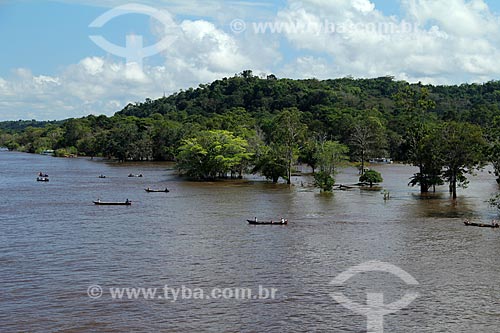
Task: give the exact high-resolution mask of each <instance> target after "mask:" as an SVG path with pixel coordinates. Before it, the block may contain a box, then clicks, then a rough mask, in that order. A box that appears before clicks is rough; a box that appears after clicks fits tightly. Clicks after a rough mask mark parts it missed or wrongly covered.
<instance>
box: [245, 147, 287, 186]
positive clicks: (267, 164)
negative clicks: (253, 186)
mask: <svg viewBox="0 0 500 333" xmlns="http://www.w3.org/2000/svg"><path fill="white" fill-rule="evenodd" d="M256 155H257V156H256V160H255V166H254V168H253V170H252V173H257V172H259V173H260V174H261V175H263V176H264V177H266V179H270V180H272V181H273V183H277V182H278V181H279V179H280V177H281V178H283V179H286V177H287V168H286V165H287V164H286V163H287V161H286V159H285V158H284V157H283V153H282V147H281V146H279V145H277V144H274V143H273V144H271V145H270V146H261V147H260V149H259V152H258V153H257V154H256Z"/></svg>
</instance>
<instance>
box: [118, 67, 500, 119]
mask: <svg viewBox="0 0 500 333" xmlns="http://www.w3.org/2000/svg"><path fill="white" fill-rule="evenodd" d="M409 86H411V87H412V88H413V89H414V90H415V91H419V90H421V89H422V88H425V89H427V91H428V93H429V98H430V99H431V100H432V101H434V102H435V108H434V109H433V110H432V112H433V113H435V114H436V115H437V116H438V118H439V119H442V120H448V121H451V120H456V121H466V122H471V123H476V124H480V125H488V123H490V122H491V121H492V120H493V118H494V117H495V116H496V115H500V113H499V109H500V82H499V81H492V82H487V83H484V84H462V85H460V86H432V85H422V84H412V85H409V84H408V83H407V82H404V81H394V79H393V78H392V77H380V78H375V79H352V78H342V79H334V80H324V81H319V80H316V79H309V80H291V79H277V78H276V77H275V76H274V75H270V76H268V77H267V78H259V77H257V76H253V75H252V73H251V71H245V72H243V73H241V74H240V75H237V76H234V77H231V78H224V79H222V80H217V81H214V82H213V83H211V84H205V85H200V86H199V87H198V88H196V89H193V88H191V89H189V90H185V91H180V92H178V93H175V94H173V95H171V96H168V97H163V98H160V99H158V100H150V99H146V101H145V102H144V103H137V104H129V105H127V106H126V107H125V108H124V109H123V110H122V111H120V112H118V113H117V114H118V115H127V116H136V117H149V116H151V115H153V114H155V113H159V114H162V115H167V116H168V117H169V118H172V119H174V118H175V119H185V118H186V117H188V116H202V117H209V116H210V115H213V114H223V113H226V112H227V111H230V110H232V109H235V108H244V109H245V110H246V112H248V113H249V114H250V115H252V116H253V117H256V118H260V117H265V116H267V115H269V114H275V113H276V112H279V111H281V110H283V109H285V108H291V107H296V108H298V109H299V110H300V111H302V112H305V113H306V115H305V118H308V119H310V120H311V121H313V120H316V121H320V122H322V123H323V124H325V125H328V119H329V118H331V117H337V116H338V115H339V113H342V114H345V113H349V114H351V113H354V114H355V113H358V112H359V111H363V110H378V111H380V112H381V113H382V115H383V116H384V117H385V118H386V120H390V119H391V118H393V117H397V115H398V114H399V113H400V109H399V108H398V106H397V103H396V99H397V94H398V92H399V91H401V90H402V89H403V88H405V87H409ZM325 121H326V122H325Z"/></svg>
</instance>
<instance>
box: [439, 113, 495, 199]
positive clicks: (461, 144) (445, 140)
mask: <svg viewBox="0 0 500 333" xmlns="http://www.w3.org/2000/svg"><path fill="white" fill-rule="evenodd" d="M434 140H435V142H437V143H439V150H440V151H439V157H440V159H441V160H442V163H443V167H444V169H445V170H444V173H443V176H444V177H445V179H446V181H447V182H448V183H449V185H450V193H452V195H453V199H456V198H457V187H458V186H463V187H465V186H466V185H467V183H468V181H467V177H466V175H467V174H471V173H473V172H474V170H475V169H478V168H480V167H481V166H483V163H484V162H485V156H484V151H485V147H486V141H485V139H484V137H483V133H482V130H481V127H479V126H477V125H472V124H468V123H457V122H448V123H445V124H444V125H443V126H442V128H441V130H440V131H436V132H435V133H434Z"/></svg>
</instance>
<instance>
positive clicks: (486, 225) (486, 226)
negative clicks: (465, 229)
mask: <svg viewBox="0 0 500 333" xmlns="http://www.w3.org/2000/svg"><path fill="white" fill-rule="evenodd" d="M464 224H465V225H467V226H471V227H480V228H500V225H499V224H498V223H495V224H485V223H474V222H469V221H464Z"/></svg>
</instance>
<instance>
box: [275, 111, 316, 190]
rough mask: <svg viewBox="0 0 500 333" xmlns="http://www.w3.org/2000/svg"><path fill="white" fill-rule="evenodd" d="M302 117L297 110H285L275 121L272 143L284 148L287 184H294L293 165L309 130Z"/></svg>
mask: <svg viewBox="0 0 500 333" xmlns="http://www.w3.org/2000/svg"><path fill="white" fill-rule="evenodd" d="M300 117H301V113H300V111H299V110H298V109H297V108H289V109H285V110H283V111H282V112H281V113H279V114H278V115H277V116H276V117H275V118H274V120H273V132H272V134H271V141H272V142H275V143H277V144H278V145H280V146H281V147H282V148H283V153H284V156H283V157H284V158H285V161H286V174H287V175H286V180H287V184H291V183H292V165H293V163H294V162H295V160H296V158H297V156H298V151H299V147H300V145H299V144H300V141H301V140H302V138H303V136H304V134H305V132H306V130H307V126H306V125H304V124H303V123H302V122H301V119H300Z"/></svg>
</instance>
